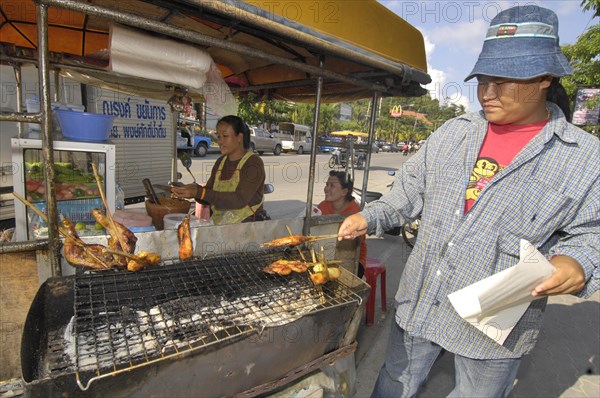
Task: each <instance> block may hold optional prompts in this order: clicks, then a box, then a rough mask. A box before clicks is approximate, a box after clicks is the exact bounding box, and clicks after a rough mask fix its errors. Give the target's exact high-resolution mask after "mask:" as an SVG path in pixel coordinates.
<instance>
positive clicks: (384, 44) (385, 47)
mask: <svg viewBox="0 0 600 398" xmlns="http://www.w3.org/2000/svg"><path fill="white" fill-rule="evenodd" d="M39 1H41V2H44V1H48V2H50V3H52V4H51V5H50V7H49V8H48V10H49V11H48V16H49V18H48V19H49V26H48V35H49V40H48V41H49V50H50V51H51V52H52V53H53V57H52V59H53V60H56V61H57V64H60V65H61V66H60V68H62V70H64V71H66V70H68V65H69V63H70V64H72V65H75V66H81V65H85V66H86V67H88V66H90V68H89V70H90V72H89V74H88V76H90V79H94V78H95V79H100V80H105V81H108V80H110V79H111V76H110V73H107V72H106V66H107V64H108V62H107V59H106V56H107V54H108V32H109V26H110V24H111V23H115V21H114V20H109V19H107V18H104V17H101V16H96V15H92V14H88V15H86V14H84V13H83V12H79V11H74V10H68V9H63V8H58V7H72V5H73V4H77V5H81V7H75V9H76V10H79V9H80V8H84V7H93V8H94V9H102V8H104V9H108V10H111V12H113V13H117V14H119V15H126V14H130V15H133V16H135V17H136V18H138V17H142V18H145V19H148V20H150V21H152V22H155V23H160V24H165V25H167V26H168V27H170V28H174V29H180V30H185V31H187V32H190V33H191V35H190V36H189V37H192V39H191V40H192V42H194V38H199V37H200V38H203V41H201V42H194V45H197V46H199V47H200V48H202V49H204V50H205V51H207V52H208V53H209V54H210V55H211V57H212V58H213V60H214V61H215V63H216V64H217V66H218V67H219V69H220V70H221V72H222V74H223V77H224V78H225V81H226V82H227V83H228V84H229V85H230V87H231V88H232V90H234V91H237V92H239V93H240V95H244V93H245V92H247V91H252V92H254V93H256V94H257V95H258V96H259V98H260V99H285V100H290V101H296V102H314V99H315V93H316V85H315V78H316V76H317V73H322V72H321V71H323V72H326V73H322V75H323V76H325V78H324V80H323V86H322V91H321V95H322V96H321V100H322V102H342V101H351V100H356V99H360V98H372V96H373V92H374V91H378V92H379V93H380V94H381V95H382V96H419V95H423V94H424V93H425V92H426V91H425V90H424V89H423V87H422V85H424V84H427V83H429V82H430V81H431V78H430V77H429V75H427V66H426V65H427V62H426V59H425V49H424V41H423V37H422V36H421V34H420V33H419V32H418V31H417V30H416V29H415V28H414V27H412V26H411V25H410V24H408V23H407V22H406V21H404V20H403V19H402V18H400V17H398V16H397V15H395V14H393V13H392V12H391V11H389V10H387V9H386V8H385V7H384V6H382V5H381V4H379V3H377V2H376V1H375V0H343V1H329V0H327V1H277V2H273V1H252V2H247V3H246V2H243V1H239V2H229V1H212V0H171V1H169V2H156V1H154V0H127V1H115V0H69V1H65V2H59V1H51V0H39ZM17 3H18V6H17ZM66 3H69V4H66ZM140 28H143V29H149V30H151V29H150V28H148V27H146V25H144V26H142V27H139V26H138V29H140ZM147 33H148V34H150V35H153V34H157V32H155V31H148V32H147ZM204 38H206V40H204ZM0 42H2V49H3V59H2V61H3V62H6V57H8V56H13V55H15V54H16V55H17V56H18V57H27V56H29V57H31V58H32V59H34V58H35V53H32V52H31V51H30V52H29V53H28V52H27V51H25V52H23V51H21V50H20V49H22V48H25V49H35V48H37V29H36V4H35V2H34V1H33V0H21V1H19V2H16V3H15V2H14V1H8V0H0ZM229 45H231V46H238V48H239V47H240V46H243V47H244V48H246V49H248V51H246V52H244V51H236V50H235V49H231V48H228V46H229ZM157 56H160V54H157ZM174 61H175V62H176V60H174ZM321 62H322V66H321V65H320V63H321ZM65 64H66V66H65ZM295 65H296V66H295ZM297 65H302V66H304V67H303V68H298V67H297ZM74 70H76V71H77V72H78V73H83V72H81V70H78V69H77V68H74ZM94 70H95V71H96V72H94ZM340 76H342V77H344V79H339V77H340ZM358 80H360V82H361V83H362V84H355V83H354V81H358ZM159 83H160V84H158V85H157V86H156V87H152V88H149V87H139V86H138V87H136V89H141V90H143V89H146V88H149V89H150V90H155V89H156V90H165V87H167V86H169V83H170V82H159ZM119 84H121V83H119ZM151 84H152V82H149V83H148V85H151ZM165 95H167V94H165Z"/></svg>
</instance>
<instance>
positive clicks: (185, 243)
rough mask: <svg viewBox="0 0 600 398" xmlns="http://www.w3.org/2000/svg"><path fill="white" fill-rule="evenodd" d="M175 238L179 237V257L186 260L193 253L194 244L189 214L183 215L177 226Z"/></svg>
mask: <svg viewBox="0 0 600 398" xmlns="http://www.w3.org/2000/svg"><path fill="white" fill-rule="evenodd" d="M177 238H178V239H179V259H180V260H187V259H188V258H191V257H192V256H193V255H194V244H193V243H192V232H191V231H190V215H189V214H188V215H187V216H185V218H184V219H183V221H182V222H181V224H179V226H178V227H177Z"/></svg>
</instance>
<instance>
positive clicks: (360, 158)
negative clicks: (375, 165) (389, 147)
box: [329, 148, 366, 170]
mask: <svg viewBox="0 0 600 398" xmlns="http://www.w3.org/2000/svg"><path fill="white" fill-rule="evenodd" d="M347 158H348V153H347V151H341V150H340V149H339V148H337V149H336V150H335V151H333V152H332V153H331V158H329V168H330V169H334V168H336V167H346V164H347V163H348V160H347ZM365 160H366V157H365V154H364V153H362V152H358V153H355V154H354V156H353V164H354V167H355V168H356V169H357V170H362V169H363V168H364V167H365Z"/></svg>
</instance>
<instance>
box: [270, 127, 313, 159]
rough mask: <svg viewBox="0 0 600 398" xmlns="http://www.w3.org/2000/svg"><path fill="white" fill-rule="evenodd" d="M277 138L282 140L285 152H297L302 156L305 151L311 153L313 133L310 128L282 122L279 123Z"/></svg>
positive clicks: (282, 147)
mask: <svg viewBox="0 0 600 398" xmlns="http://www.w3.org/2000/svg"><path fill="white" fill-rule="evenodd" d="M277 137H278V138H279V139H281V149H282V150H283V151H284V152H291V151H295V152H296V153H298V154H299V155H301V154H303V153H304V152H305V151H307V152H308V151H310V138H311V133H310V127H308V126H305V125H302V124H296V123H289V122H281V123H279V132H278V133H277Z"/></svg>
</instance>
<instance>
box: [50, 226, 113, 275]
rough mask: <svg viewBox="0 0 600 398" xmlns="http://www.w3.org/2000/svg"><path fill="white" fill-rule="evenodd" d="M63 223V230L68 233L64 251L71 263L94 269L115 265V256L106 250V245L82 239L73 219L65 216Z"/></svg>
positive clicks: (103, 268)
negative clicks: (87, 242)
mask: <svg viewBox="0 0 600 398" xmlns="http://www.w3.org/2000/svg"><path fill="white" fill-rule="evenodd" d="M61 224H62V226H63V231H61V232H62V233H64V234H66V236H65V243H64V245H63V252H64V255H65V259H66V260H67V261H68V262H69V264H71V265H75V266H79V267H85V268H91V269H94V270H105V269H109V268H112V267H113V266H114V265H115V264H114V263H115V262H114V259H113V256H112V254H110V253H108V252H106V247H104V246H102V245H95V244H85V243H84V242H83V241H82V240H81V238H80V237H79V235H78V234H77V230H76V229H75V225H74V224H73V222H72V221H71V220H69V219H68V218H63V220H62V222H61Z"/></svg>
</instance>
